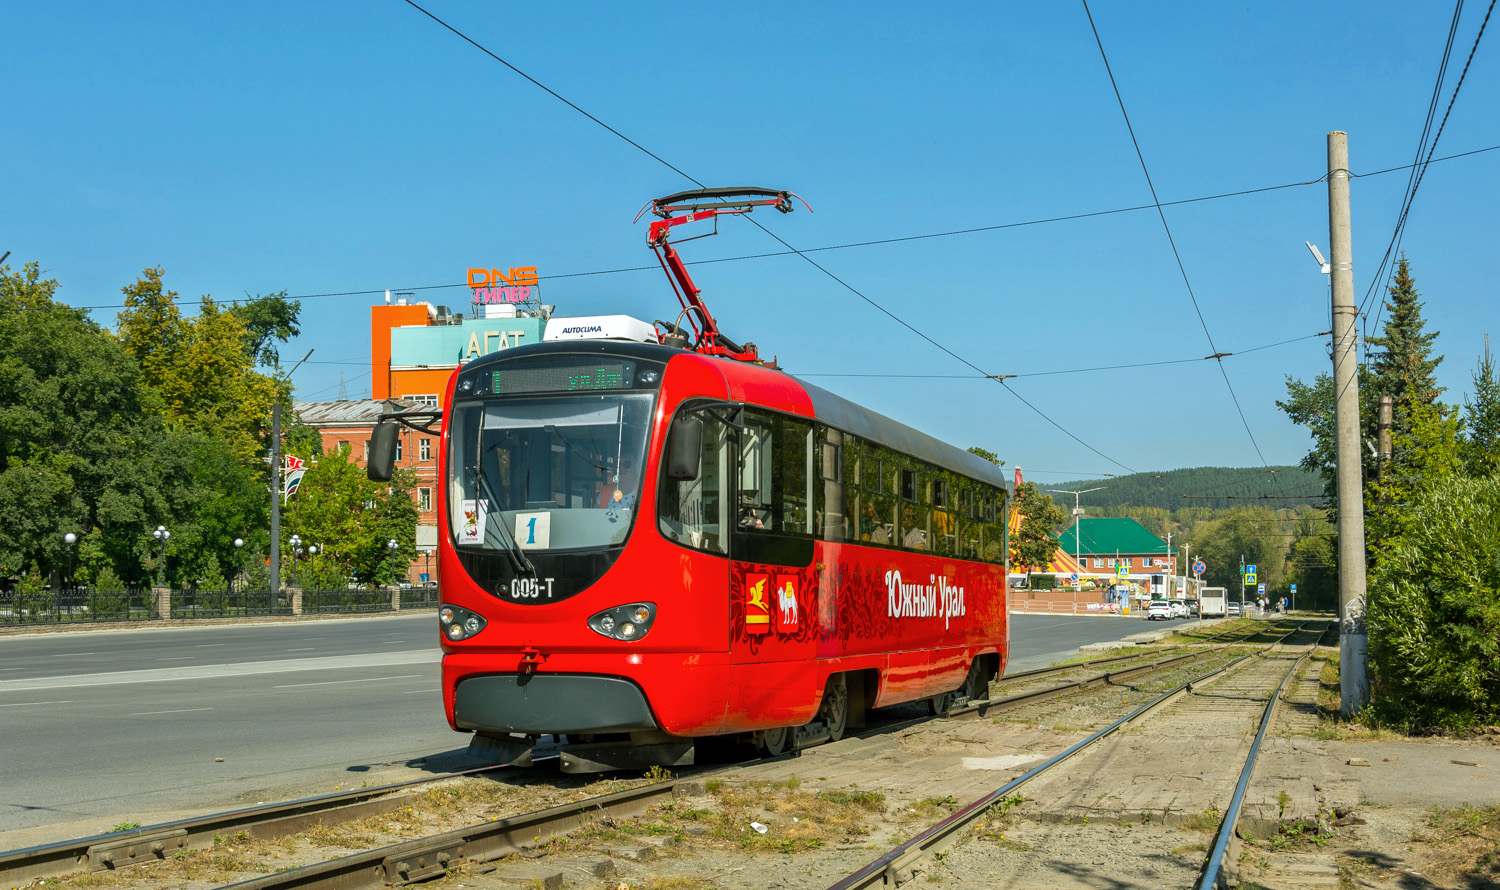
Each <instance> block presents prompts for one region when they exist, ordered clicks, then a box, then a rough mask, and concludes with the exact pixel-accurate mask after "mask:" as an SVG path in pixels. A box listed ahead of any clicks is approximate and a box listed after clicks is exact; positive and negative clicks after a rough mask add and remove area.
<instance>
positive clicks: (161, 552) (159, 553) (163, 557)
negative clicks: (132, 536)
mask: <svg viewBox="0 0 1500 890" xmlns="http://www.w3.org/2000/svg"><path fill="white" fill-rule="evenodd" d="M151 537H153V538H155V539H156V542H157V550H156V586H157V587H163V586H165V584H166V582H165V581H163V580H162V571H163V569H165V568H166V565H167V539H168V538H170V537H172V533H171V532H169V531H167V527H166V526H164V525H158V526H157V527H156V531H154V532H152V533H151Z"/></svg>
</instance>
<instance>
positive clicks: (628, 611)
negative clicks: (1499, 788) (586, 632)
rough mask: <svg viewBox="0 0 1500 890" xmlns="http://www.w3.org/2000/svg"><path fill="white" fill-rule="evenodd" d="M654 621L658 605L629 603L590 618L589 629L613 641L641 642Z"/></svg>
mask: <svg viewBox="0 0 1500 890" xmlns="http://www.w3.org/2000/svg"><path fill="white" fill-rule="evenodd" d="M654 621H656V603H627V604H625V605H623V606H615V607H614V608H613V609H605V610H604V611H603V612H598V613H595V614H594V615H593V616H592V617H591V618H589V627H590V628H591V629H593V631H594V633H597V634H600V635H602V636H606V637H609V638H610V639H612V640H639V639H640V638H641V637H644V636H645V635H646V634H647V633H648V632H649V631H650V630H651V625H652V623H653V622H654Z"/></svg>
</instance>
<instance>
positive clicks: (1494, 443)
mask: <svg viewBox="0 0 1500 890" xmlns="http://www.w3.org/2000/svg"><path fill="white" fill-rule="evenodd" d="M1472 379H1473V381H1474V393H1473V395H1472V396H1465V397H1464V426H1465V427H1467V434H1468V435H1467V441H1466V443H1465V445H1466V447H1465V452H1466V454H1465V457H1466V463H1467V464H1468V467H1469V472H1470V473H1472V474H1474V475H1475V476H1490V475H1494V474H1495V473H1500V379H1497V377H1496V376H1495V361H1494V358H1493V356H1491V355H1490V338H1489V336H1488V335H1486V336H1485V338H1484V355H1482V356H1480V358H1479V366H1478V367H1477V368H1475V369H1474V373H1473V375H1472Z"/></svg>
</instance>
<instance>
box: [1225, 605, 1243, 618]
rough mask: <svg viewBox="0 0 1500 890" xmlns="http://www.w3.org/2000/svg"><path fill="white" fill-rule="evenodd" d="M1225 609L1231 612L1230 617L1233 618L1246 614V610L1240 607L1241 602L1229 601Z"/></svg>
mask: <svg viewBox="0 0 1500 890" xmlns="http://www.w3.org/2000/svg"><path fill="white" fill-rule="evenodd" d="M1224 610H1225V611H1226V612H1228V613H1229V617H1231V618H1238V617H1240V616H1241V615H1243V614H1244V610H1243V609H1241V608H1240V604H1239V603H1229V604H1228V605H1226V606H1225V607H1224Z"/></svg>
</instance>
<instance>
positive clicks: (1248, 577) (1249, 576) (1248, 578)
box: [1245, 566, 1255, 587]
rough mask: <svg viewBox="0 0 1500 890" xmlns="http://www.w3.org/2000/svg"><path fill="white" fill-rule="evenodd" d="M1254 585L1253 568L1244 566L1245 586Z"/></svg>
mask: <svg viewBox="0 0 1500 890" xmlns="http://www.w3.org/2000/svg"><path fill="white" fill-rule="evenodd" d="M1254 583H1255V566H1245V586H1246V587H1249V586H1250V585H1251V584H1254Z"/></svg>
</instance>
